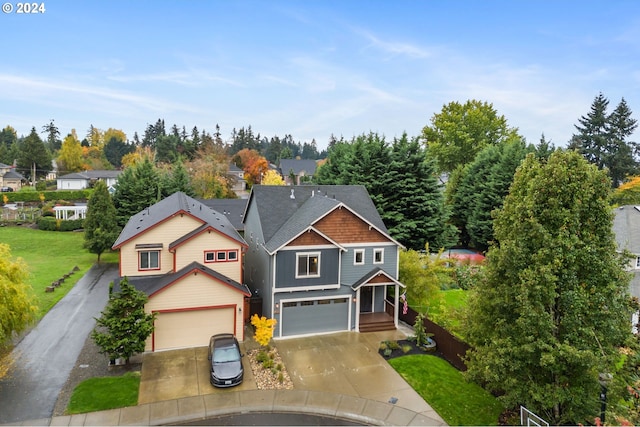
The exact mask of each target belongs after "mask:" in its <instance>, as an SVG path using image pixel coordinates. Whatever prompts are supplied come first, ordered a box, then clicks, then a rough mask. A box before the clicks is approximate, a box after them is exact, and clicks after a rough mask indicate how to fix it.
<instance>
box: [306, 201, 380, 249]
mask: <svg viewBox="0 0 640 427" xmlns="http://www.w3.org/2000/svg"><path fill="white" fill-rule="evenodd" d="M314 227H315V228H317V229H318V230H319V231H320V232H322V233H323V234H326V235H327V236H328V237H330V238H331V239H333V240H335V241H336V242H338V243H340V244H348V243H368V242H376V243H378V242H389V241H390V239H389V238H388V237H387V236H385V235H384V234H382V233H381V232H379V231H378V230H376V229H375V228H374V227H372V226H371V225H369V224H368V223H367V222H365V221H364V220H362V219H361V218H359V217H358V216H357V215H355V214H354V213H353V212H351V211H350V210H349V209H343V208H338V209H334V210H333V211H332V212H330V213H329V214H328V215H326V216H325V217H323V218H322V219H320V220H319V221H318V222H316V223H315V224H314Z"/></svg>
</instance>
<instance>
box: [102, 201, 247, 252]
mask: <svg viewBox="0 0 640 427" xmlns="http://www.w3.org/2000/svg"><path fill="white" fill-rule="evenodd" d="M179 214H184V215H190V216H191V217H193V218H196V219H197V220H198V221H199V222H200V223H201V224H202V225H205V224H206V225H208V226H211V227H212V228H214V229H215V230H216V231H218V232H220V233H222V234H224V235H226V236H227V237H229V238H231V239H232V240H236V241H238V242H240V243H241V244H243V245H246V243H245V241H244V239H243V238H242V237H240V235H239V234H238V232H237V231H236V229H235V228H234V227H233V225H232V224H231V222H230V221H229V219H228V218H227V217H226V216H225V215H222V214H220V213H219V212H216V211H214V210H213V209H211V208H209V207H207V206H206V205H204V204H202V203H200V202H199V201H197V200H195V199H193V198H191V197H189V196H187V195H186V194H185V193H183V192H177V193H174V194H172V195H171V196H169V197H166V198H165V199H163V200H161V201H159V202H158V203H156V204H154V205H152V206H150V207H148V208H146V209H144V210H143V211H141V212H138V213H137V214H135V215H134V216H132V217H131V218H130V219H129V221H127V224H126V225H125V227H124V229H123V230H122V232H121V233H120V236H118V239H117V240H116V242H115V243H114V244H113V249H117V248H119V247H120V246H122V245H123V244H124V243H125V242H128V241H130V240H131V239H133V238H136V237H138V236H140V235H142V234H144V233H145V232H146V231H147V230H150V229H151V228H154V227H156V226H157V225H159V224H161V223H163V222H165V221H166V220H168V219H170V218H172V217H174V216H175V215H179ZM192 231H193V230H192Z"/></svg>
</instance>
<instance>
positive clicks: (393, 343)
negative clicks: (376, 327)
mask: <svg viewBox="0 0 640 427" xmlns="http://www.w3.org/2000/svg"><path fill="white" fill-rule="evenodd" d="M389 348H390V349H391V350H398V349H399V348H400V344H398V341H389Z"/></svg>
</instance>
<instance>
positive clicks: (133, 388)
mask: <svg viewBox="0 0 640 427" xmlns="http://www.w3.org/2000/svg"><path fill="white" fill-rule="evenodd" d="M139 388H140V372H129V373H126V374H124V375H122V376H119V377H100V378H89V379H88V380H84V381H83V382H81V383H80V384H78V386H77V387H76V388H75V389H74V390H73V394H72V395H71V399H70V400H69V406H67V413H68V414H82V413H85V412H94V411H103V410H106V409H114V408H124V407H126V406H135V405H137V404H138V389H139Z"/></svg>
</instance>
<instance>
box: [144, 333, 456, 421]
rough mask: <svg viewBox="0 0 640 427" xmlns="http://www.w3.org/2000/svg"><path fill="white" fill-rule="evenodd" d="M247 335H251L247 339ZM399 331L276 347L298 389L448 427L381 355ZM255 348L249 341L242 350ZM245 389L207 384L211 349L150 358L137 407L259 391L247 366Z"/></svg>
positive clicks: (322, 338)
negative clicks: (386, 406)
mask: <svg viewBox="0 0 640 427" xmlns="http://www.w3.org/2000/svg"><path fill="white" fill-rule="evenodd" d="M247 336H248V335H247ZM405 337H406V334H405V333H403V332H401V331H386V332H369V333H355V332H342V333H336V334H331V335H321V336H316V337H306V338H295V339H281V340H277V341H275V342H274V346H275V347H276V348H277V349H278V352H279V353H280V356H281V357H282V359H283V362H284V365H285V368H286V369H287V371H288V373H289V376H290V377H291V379H292V381H293V384H294V390H300V391H302V390H304V391H309V392H324V393H333V394H336V395H346V396H353V397H359V398H362V399H368V400H372V401H378V402H385V403H386V402H390V401H394V402H395V405H396V406H398V407H402V408H406V409H409V410H411V411H414V412H416V413H419V414H422V415H424V416H425V417H427V419H430V420H433V423H432V425H444V424H445V423H444V421H443V420H442V418H441V417H440V416H439V415H438V414H437V413H436V412H435V411H434V410H433V409H432V408H431V407H430V406H429V404H427V403H426V402H425V401H424V400H423V399H422V397H420V395H419V394H418V393H416V391H415V390H413V389H412V388H411V387H410V386H409V385H408V384H407V382H406V381H405V380H404V379H403V378H402V377H401V376H400V375H399V374H398V373H397V372H396V371H395V370H394V369H393V368H392V367H391V366H390V365H389V364H388V363H387V361H386V360H385V359H384V358H382V357H381V356H380V355H379V354H378V346H379V344H380V342H381V341H384V340H394V339H402V338H405ZM256 346H257V344H256V343H255V342H254V341H253V340H252V339H251V338H247V339H246V340H245V342H244V343H241V347H242V349H243V351H244V352H245V353H246V351H247V350H249V349H251V348H255V347H256ZM244 367H245V379H244V382H243V384H241V385H240V386H237V387H233V388H230V389H216V388H214V387H212V386H211V385H210V384H209V367H208V361H207V348H206V347H198V348H191V349H182V350H173V351H163V352H157V353H146V354H145V355H144V357H143V361H142V371H141V381H140V394H139V397H138V404H139V405H142V404H151V403H153V402H160V401H166V400H170V399H180V398H188V397H194V396H203V395H215V394H219V395H222V394H224V393H228V394H229V397H231V394H232V393H235V392H242V391H255V390H256V389H257V386H256V382H255V380H254V378H253V374H252V372H251V369H250V367H249V363H248V362H247V361H246V359H245V361H244Z"/></svg>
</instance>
